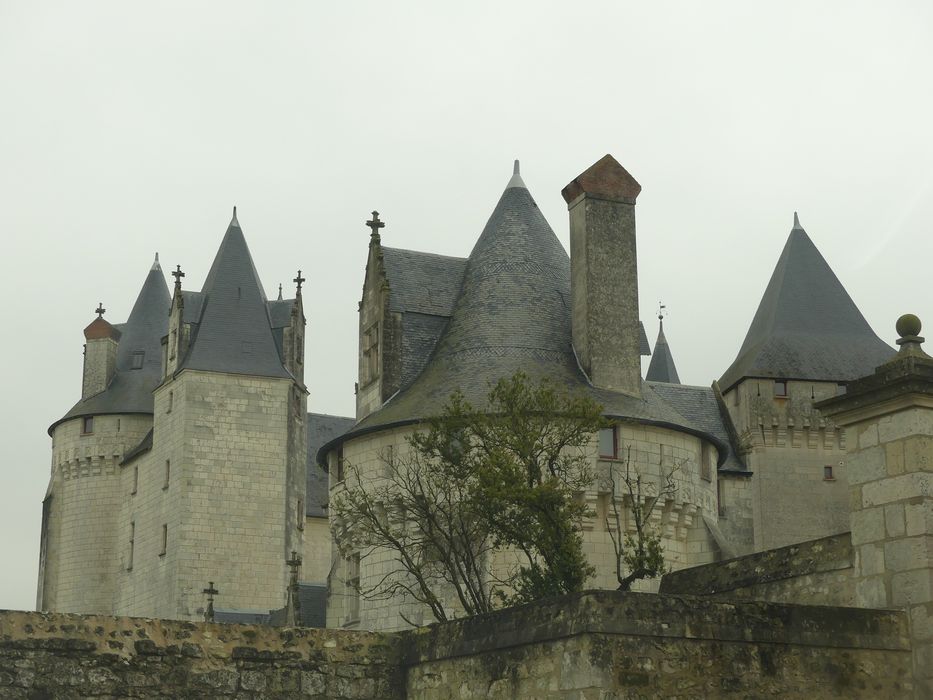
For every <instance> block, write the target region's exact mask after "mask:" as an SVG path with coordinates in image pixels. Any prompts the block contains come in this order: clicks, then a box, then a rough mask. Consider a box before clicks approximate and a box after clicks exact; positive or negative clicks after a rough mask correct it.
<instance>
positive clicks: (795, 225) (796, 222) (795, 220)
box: [791, 212, 803, 231]
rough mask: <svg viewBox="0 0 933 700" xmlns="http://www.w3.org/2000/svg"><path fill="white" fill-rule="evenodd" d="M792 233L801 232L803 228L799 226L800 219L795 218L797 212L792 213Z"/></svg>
mask: <svg viewBox="0 0 933 700" xmlns="http://www.w3.org/2000/svg"><path fill="white" fill-rule="evenodd" d="M791 230H793V231H803V226H801V225H800V219H798V218H797V212H794V228H793V229H791Z"/></svg>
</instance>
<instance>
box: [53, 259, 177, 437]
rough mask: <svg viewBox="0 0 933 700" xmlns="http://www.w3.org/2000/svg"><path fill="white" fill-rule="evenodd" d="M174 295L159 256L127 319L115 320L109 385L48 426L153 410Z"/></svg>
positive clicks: (79, 402)
mask: <svg viewBox="0 0 933 700" xmlns="http://www.w3.org/2000/svg"><path fill="white" fill-rule="evenodd" d="M170 305H171V297H170V296H169V293H168V286H167V285H166V284H165V276H164V275H163V274H162V268H161V266H160V265H159V262H158V258H156V262H154V263H153V264H152V267H151V268H150V269H149V273H148V274H147V275H146V280H145V282H143V286H142V289H140V291H139V296H137V297H136V303H134V304H133V310H132V311H130V316H129V318H128V319H127V321H126V323H121V324H116V325H115V328H117V329H118V330H119V331H120V333H121V335H120V341H119V344H118V345H117V362H116V372H115V373H114V376H113V379H112V380H111V381H110V384H109V385H108V386H107V388H106V389H105V390H104V391H102V392H100V393H99V394H95V395H94V396H90V397H88V398H87V399H84V400H81V401H78V403H76V404H75V405H74V406H73V407H72V408H71V410H70V411H68V413H66V414H65V415H64V416H63V417H62V418H61V419H60V420H58V421H56V422H55V423H53V424H52V425H51V426H50V427H49V434H51V432H52V429H53V428H55V426H56V425H58V424H59V423H61V422H62V421H65V420H69V419H71V418H76V417H78V416H93V415H102V414H108V413H110V414H112V413H152V390H153V389H155V387H156V386H157V385H158V384H159V381H160V380H161V374H162V352H161V347H162V345H161V344H162V337H163V336H164V335H165V334H166V332H167V331H168V311H169V306H170ZM140 352H141V353H143V362H142V367H141V368H140V369H133V364H134V360H135V359H136V357H137V353H140Z"/></svg>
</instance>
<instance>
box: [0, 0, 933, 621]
mask: <svg viewBox="0 0 933 700" xmlns="http://www.w3.org/2000/svg"><path fill="white" fill-rule="evenodd" d="M931 74H933V5H931V4H930V3H929V2H926V1H918V2H885V3H881V2H872V3H868V2H853V1H852V0H845V1H841V2H819V3H816V2H812V1H808V2H788V1H784V2H780V3H773V2H772V3H762V2H759V3H756V2H748V1H747V0H742V1H738V2H713V1H707V2H637V3H636V2H620V1H616V2H585V1H581V2H577V3H568V2H565V1H562V2H542V1H541V0H538V1H536V2H502V1H501V0H500V1H499V2H479V1H474V2H458V3H448V2H419V3H414V2H342V3H340V2H338V3H330V2H329V3H323V2H234V1H231V0H224V1H223V2H219V1H218V2H194V3H192V2H158V3H152V2H148V3H142V2H127V1H126V0H120V1H117V2H94V1H88V0H85V1H83V2H80V3H76V2H40V1H36V0H28V1H23V2H19V1H14V0H0V204H2V208H0V219H2V222H3V226H2V231H3V233H2V237H3V242H4V250H5V254H4V261H5V264H4V270H3V274H2V275H0V285H2V286H0V291H2V298H3V300H4V304H5V308H6V313H7V314H8V315H9V316H10V319H11V320H9V321H7V325H6V331H4V333H3V343H2V345H0V347H2V350H0V353H2V356H0V366H2V367H3V388H4V390H5V400H4V401H3V406H2V409H0V411H2V415H0V425H2V430H3V433H2V435H3V442H4V444H6V445H7V449H8V453H7V458H6V459H5V460H4V464H3V466H2V467H0V476H2V489H0V532H2V536H0V556H2V558H0V562H2V564H0V608H31V607H33V606H34V605H35V579H36V570H37V559H38V546H39V521H40V508H41V500H42V498H43V496H44V493H45V489H46V486H47V483H48V479H49V471H50V466H49V465H50V460H51V449H50V448H51V440H50V439H49V437H48V436H47V434H46V428H47V427H48V425H49V424H50V423H52V422H53V421H55V420H56V419H58V418H59V417H61V416H62V415H63V414H64V413H65V411H67V410H68V409H69V408H70V407H71V406H72V404H73V403H74V402H75V401H76V400H77V399H78V398H79V396H80V387H81V358H82V355H81V351H82V343H83V336H82V333H81V331H82V329H83V328H84V326H85V325H87V324H88V323H89V322H90V321H91V320H92V319H93V318H94V315H93V310H94V308H95V307H96V305H97V303H98V302H99V301H102V302H103V303H104V306H105V307H106V308H107V309H108V312H107V318H108V319H109V320H110V321H111V322H114V323H116V322H121V321H124V320H125V319H126V316H127V314H128V313H129V310H130V308H131V306H132V303H133V301H134V299H135V296H136V293H137V292H138V290H139V287H140V285H141V284H142V282H143V279H144V277H145V275H146V272H147V271H148V269H149V266H150V265H151V263H152V258H153V255H154V253H155V252H156V251H158V252H159V254H160V257H161V260H162V263H163V267H164V268H165V269H166V271H168V269H169V268H170V267H172V268H173V267H174V266H175V265H176V264H181V265H182V267H183V268H184V270H185V272H186V273H187V277H186V278H185V283H186V286H187V287H188V288H191V289H199V288H200V286H201V284H202V282H203V280H204V275H205V274H206V272H207V270H208V268H209V266H210V264H211V261H212V260H213V256H214V253H215V252H216V248H217V246H218V244H219V243H220V240H221V237H222V236H223V233H224V231H225V230H226V226H227V223H228V221H229V219H230V212H231V208H232V207H233V205H237V206H238V213H239V220H240V223H241V224H242V226H243V230H244V232H245V234H246V238H247V241H248V242H249V244H250V247H251V249H252V253H253V257H254V259H255V262H256V266H257V268H258V270H259V273H260V275H261V276H262V279H263V281H264V283H265V286H266V292H267V294H269V295H270V296H273V295H274V294H275V293H276V290H277V285H278V283H279V282H285V283H286V289H287V290H290V289H291V288H292V287H293V285H292V283H291V282H290V280H291V279H292V278H293V277H294V276H295V272H296V270H297V268H301V269H302V270H303V271H304V273H305V276H306V277H307V278H308V282H307V283H306V284H307V286H306V297H305V299H306V313H307V316H308V342H307V352H308V358H307V360H308V364H307V368H308V371H307V381H308V384H309V388H310V391H311V396H310V401H309V406H310V408H311V410H313V411H321V412H328V413H337V414H344V415H350V414H352V412H353V405H354V404H353V382H354V380H355V374H356V351H357V338H356V333H357V325H356V324H357V314H356V308H357V301H358V300H359V297H360V290H361V285H362V279H363V277H362V275H363V268H364V265H365V256H366V246H367V241H368V234H369V230H368V229H367V228H366V227H365V226H364V225H363V222H364V221H366V219H367V218H369V213H370V211H371V210H373V209H378V210H379V211H380V213H381V214H382V218H383V219H384V220H385V221H386V223H387V226H386V228H385V229H384V230H383V240H384V242H385V243H386V244H387V245H392V246H397V247H405V248H413V249H418V250H429V251H433V252H438V253H444V254H449V255H458V256H466V255H468V254H469V252H470V249H471V247H472V245H473V243H474V242H475V240H476V238H477V236H478V235H479V233H480V231H481V230H482V228H483V225H484V224H485V222H486V219H487V218H488V216H489V214H490V213H491V212H492V209H493V207H494V206H495V204H496V201H497V200H498V198H499V195H500V194H501V191H502V189H503V188H504V187H505V184H506V182H507V181H508V179H509V177H510V175H511V168H512V160H513V159H514V158H520V159H521V161H522V175H523V177H524V180H525V182H526V183H527V184H528V187H529V189H530V190H531V192H532V194H533V195H534V197H535V198H536V200H537V202H538V204H539V206H540V207H541V209H542V210H543V212H544V214H545V216H546V217H547V219H548V221H549V222H550V223H551V226H552V227H553V228H554V230H555V231H556V232H557V235H558V236H559V238H560V239H561V241H563V242H564V245H565V246H567V213H566V207H565V205H564V202H563V200H562V199H561V196H560V190H561V188H562V187H563V186H564V185H566V184H567V183H568V182H569V181H570V180H571V179H572V178H573V177H575V176H576V175H577V174H579V173H580V172H581V171H583V170H584V169H585V168H587V167H588V166H589V165H590V164H592V163H593V162H594V161H596V160H597V159H598V158H600V157H601V156H602V155H603V154H605V153H607V152H608V153H612V154H613V155H614V156H615V157H616V158H617V159H618V160H619V161H620V162H621V163H622V164H623V165H624V166H625V167H626V168H627V169H628V170H629V171H630V172H631V173H632V174H633V175H634V176H635V178H636V179H637V180H638V181H639V182H640V183H641V185H642V187H643V191H642V194H641V196H640V198H639V200H638V207H637V225H638V257H639V287H640V299H641V313H642V318H643V319H644V321H645V325H646V327H647V329H648V335H649V337H650V338H651V341H652V343H653V342H654V336H655V334H656V332H657V324H656V320H655V319H654V318H653V315H654V313H655V310H656V307H657V304H658V301H659V300H663V301H664V303H665V304H666V305H667V307H668V309H669V311H670V316H669V318H668V320H667V321H666V322H665V332H666V335H667V337H668V340H669V342H670V344H671V349H672V351H673V354H674V358H675V360H676V363H677V367H678V370H679V372H680V376H681V379H682V380H683V381H684V382H685V383H692V384H702V385H709V383H710V382H711V381H712V380H713V379H715V378H718V377H719V376H720V374H721V373H722V372H723V370H725V369H726V367H728V366H729V364H730V363H731V361H732V360H733V358H734V357H735V355H736V353H737V351H738V349H739V346H740V345H741V343H742V340H743V339H744V336H745V332H746V330H747V328H748V324H749V322H750V320H751V318H752V315H753V314H754V311H755V308H756V307H757V304H758V301H759V299H760V297H761V293H762V292H763V290H764V287H765V285H766V283H767V281H768V278H769V276H770V274H771V271H772V269H773V267H774V264H775V262H776V261H777V257H778V255H779V253H780V251H781V248H782V246H783V245H784V242H785V240H786V237H787V235H788V233H789V231H790V229H791V225H792V220H793V212H794V211H795V210H797V211H799V213H800V219H801V222H802V224H803V226H804V227H805V228H806V230H807V232H808V233H809V234H810V236H811V238H812V239H813V241H814V242H815V243H816V245H817V247H818V248H819V249H820V250H821V252H822V253H823V255H824V256H825V257H826V258H827V260H828V261H829V263H830V265H831V266H832V267H833V269H834V270H835V271H836V274H837V275H838V276H839V278H840V279H841V280H842V282H843V283H844V284H845V286H846V287H847V289H848V290H849V293H850V294H851V295H852V297H853V298H854V299H855V301H856V303H857V304H858V305H859V307H860V308H861V310H862V312H863V313H864V314H865V316H866V317H867V319H868V321H869V322H870V323H871V324H872V326H873V327H874V329H875V331H876V332H877V333H878V334H879V335H880V336H881V337H882V338H884V339H885V340H887V341H888V342H891V343H893V341H894V338H895V337H896V335H895V333H894V321H895V319H896V318H897V316H898V315H900V314H901V313H904V312H907V311H911V312H914V313H917V314H919V315H920V316H921V318H922V319H924V320H926V321H927V322H928V331H927V332H928V333H929V334H930V336H931V337H933V298H931V291H930V284H929V278H930V264H931V260H933V244H931V235H930V234H931V233H933V127H931V125H933V75H931Z"/></svg>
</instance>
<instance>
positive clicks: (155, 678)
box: [0, 611, 404, 700]
mask: <svg viewBox="0 0 933 700" xmlns="http://www.w3.org/2000/svg"><path fill="white" fill-rule="evenodd" d="M403 689H404V678H403V674H402V670H401V666H400V665H399V648H398V646H397V645H396V643H395V640H393V639H392V638H390V637H385V636H381V635H377V634H371V633H367V632H346V631H333V630H318V629H278V628H270V627H259V626H255V625H220V624H205V623H198V624H194V623H190V622H178V621H168V620H149V619H143V618H128V617H121V618H114V617H103V616H86V617H83V616H78V615H65V614H42V613H29V612H11V611H0V697H3V698H11V699H16V698H23V699H26V698H28V699H29V700H40V699H41V700H44V699H49V700H51V699H53V698H54V699H58V698H86V697H95V698H134V697H135V698H164V699H166V700H168V699H169V698H193V697H198V698H214V699H220V698H317V699H319V700H324V699H325V698H328V699H330V698H334V699H337V700H344V699H346V700H350V699H351V698H352V699H355V700H366V699H369V698H372V699H375V698H379V699H380V700H383V699H385V700H392V699H393V698H402V697H404V690H403Z"/></svg>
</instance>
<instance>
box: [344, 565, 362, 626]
mask: <svg viewBox="0 0 933 700" xmlns="http://www.w3.org/2000/svg"><path fill="white" fill-rule="evenodd" d="M347 589H348V590H347V594H348V596H347V597H348V600H347V624H350V623H353V622H358V621H359V619H360V555H359V554H353V555H351V556H350V558H349V559H347Z"/></svg>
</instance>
